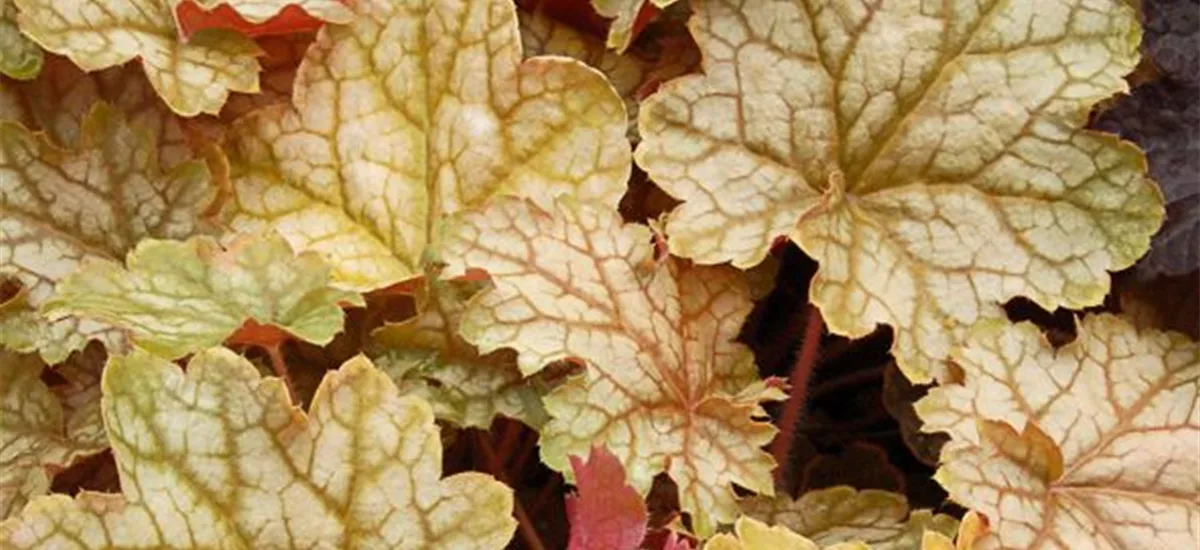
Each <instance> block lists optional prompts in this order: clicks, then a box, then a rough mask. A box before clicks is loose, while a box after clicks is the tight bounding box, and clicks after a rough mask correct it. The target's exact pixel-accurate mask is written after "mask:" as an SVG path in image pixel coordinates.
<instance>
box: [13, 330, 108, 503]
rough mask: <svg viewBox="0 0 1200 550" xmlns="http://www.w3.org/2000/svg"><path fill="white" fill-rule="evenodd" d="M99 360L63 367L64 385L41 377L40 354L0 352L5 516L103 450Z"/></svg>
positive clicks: (45, 490)
mask: <svg viewBox="0 0 1200 550" xmlns="http://www.w3.org/2000/svg"><path fill="white" fill-rule="evenodd" d="M97 365H98V363H94V362H88V360H87V359H76V360H75V361H73V362H71V363H68V364H67V365H64V367H63V368H62V372H61V374H62V375H64V377H65V378H66V379H67V380H68V384H67V386H66V387H65V388H60V389H58V391H57V392H56V391H54V390H52V389H51V388H49V387H47V386H46V384H45V383H44V382H42V380H41V378H40V377H41V374H42V369H43V367H44V365H43V363H42V362H41V361H39V360H37V359H36V358H35V357H32V356H28V355H18V354H15V353H12V352H8V351H0V519H4V518H7V517H9V516H11V515H14V514H16V513H17V512H18V511H20V510H21V508H22V507H23V506H24V505H25V503H26V502H28V501H29V500H30V499H31V498H33V497H35V496H38V495H42V494H44V493H46V492H47V491H49V489H50V481H51V477H52V476H53V474H54V472H55V471H56V470H59V469H63V468H66V467H67V466H69V465H70V464H71V463H72V462H74V461H75V460H77V459H80V458H83V457H85V456H88V455H90V454H94V453H97V452H100V451H102V450H104V448H106V447H107V446H108V442H107V440H106V439H105V437H104V429H103V426H101V425H100V422H99V418H100V413H99V402H100V399H99V397H100V392H99V384H98V382H99V380H98V374H99V371H98V369H97V368H96V367H97Z"/></svg>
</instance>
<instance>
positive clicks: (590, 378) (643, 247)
mask: <svg viewBox="0 0 1200 550" xmlns="http://www.w3.org/2000/svg"><path fill="white" fill-rule="evenodd" d="M446 233H447V237H446V246H445V249H444V250H443V252H444V253H445V257H444V258H443V260H444V261H446V262H447V263H448V267H447V268H446V269H447V270H446V276H448V277H453V276H458V275H462V274H464V273H465V272H466V271H467V270H468V269H473V270H483V271H486V272H487V273H488V274H489V275H490V277H491V280H492V283H493V285H494V286H493V288H491V289H488V290H486V291H484V292H483V293H482V294H480V295H479V296H478V297H476V298H475V299H473V300H472V302H471V304H470V305H469V307H468V310H467V312H466V314H465V315H464V316H463V321H462V327H461V328H460V332H461V334H462V335H463V337H464V338H465V339H466V340H467V341H469V342H471V343H473V344H475V345H477V346H479V348H480V351H482V352H485V353H487V352H491V351H493V350H496V349H500V348H506V347H507V348H513V349H515V350H517V353H518V364H519V365H520V367H521V370H522V372H525V373H527V374H531V373H534V372H537V371H539V370H540V369H542V368H543V367H544V366H546V365H549V364H551V363H554V362H556V361H559V360H562V359H570V360H576V361H580V362H583V363H585V365H586V370H585V373H584V374H582V375H579V376H575V377H573V378H571V379H569V380H568V381H567V382H566V383H565V384H564V385H562V386H559V387H558V388H556V389H555V390H554V391H553V392H552V393H551V394H550V395H548V396H547V397H546V399H545V402H546V409H547V410H548V411H549V413H550V416H551V421H550V423H549V424H547V425H546V427H545V428H543V430H542V439H541V451H542V459H543V461H544V462H545V463H546V464H548V465H549V466H550V467H552V468H555V469H557V470H560V471H562V470H565V469H566V468H567V464H566V463H567V457H568V456H570V455H582V454H584V453H587V452H588V451H589V450H590V449H591V447H592V445H605V446H606V447H607V448H608V449H609V450H610V451H611V452H612V453H613V454H614V455H616V456H617V457H618V458H620V460H621V463H622V464H623V465H624V467H625V469H626V472H627V473H628V475H629V481H630V485H632V486H633V487H634V488H636V489H637V490H638V491H639V492H642V493H643V494H644V493H645V492H646V491H648V490H649V488H650V482H651V480H652V478H653V477H654V476H655V475H656V474H658V473H660V472H664V471H665V472H667V473H668V474H669V475H670V476H671V477H672V478H673V479H674V480H675V483H676V484H677V485H678V486H679V491H680V502H681V505H682V508H683V510H684V511H686V512H688V513H690V514H691V515H692V518H693V522H694V523H693V525H694V526H696V529H697V532H699V533H704V534H711V532H712V530H713V529H714V528H715V525H716V523H731V522H733V520H735V519H736V518H737V515H738V508H737V502H736V499H735V495H734V493H733V487H732V485H731V484H733V483H736V484H738V485H741V486H742V487H745V488H747V489H750V490H752V491H755V492H759V493H766V494H771V493H772V492H773V489H774V486H773V483H772V480H771V470H772V468H773V467H774V462H773V461H772V460H771V458H770V456H769V455H767V454H766V453H764V452H763V451H762V450H761V447H762V446H763V445H764V444H766V443H767V442H768V441H770V440H771V438H772V436H773V435H774V431H775V430H774V428H773V427H772V426H771V425H770V424H769V423H767V422H764V421H763V419H764V412H763V410H762V408H761V407H760V402H762V401H764V400H769V399H778V398H780V397H782V392H781V391H780V390H779V389H778V388H775V387H769V386H768V385H766V384H764V383H763V382H762V381H760V380H759V378H758V373H757V371H756V369H755V366H754V361H753V356H752V355H751V353H750V351H749V349H747V348H746V347H744V346H743V345H742V344H739V343H735V342H733V339H734V338H735V337H736V336H737V333H738V330H739V329H740V327H741V325H742V321H743V320H744V318H745V316H746V314H747V313H748V312H749V310H750V307H751V302H750V297H749V291H748V289H747V286H746V284H745V280H744V278H743V277H741V276H740V275H741V274H740V273H738V272H737V271H736V270H733V269H730V268H727V267H698V266H692V265H690V264H688V263H686V262H680V261H675V260H669V259H667V260H660V259H656V258H655V257H654V247H653V245H652V243H651V232H650V230H649V229H648V228H646V227H644V226H639V225H626V224H622V222H621V219H620V217H619V216H618V215H617V213H616V212H614V211H611V210H606V209H601V208H597V207H593V206H588V205H581V204H577V203H574V202H572V201H567V200H560V201H559V202H557V203H556V204H555V206H554V208H553V209H552V210H550V211H546V210H542V209H541V208H539V207H538V206H537V205H535V204H533V203H531V202H527V201H521V200H517V199H504V200H498V201H496V202H494V203H493V204H492V206H491V207H489V208H487V209H486V210H484V211H481V212H476V213H470V214H465V215H462V216H459V217H458V218H456V219H455V220H454V222H453V223H451V224H449V226H448V228H447V229H446Z"/></svg>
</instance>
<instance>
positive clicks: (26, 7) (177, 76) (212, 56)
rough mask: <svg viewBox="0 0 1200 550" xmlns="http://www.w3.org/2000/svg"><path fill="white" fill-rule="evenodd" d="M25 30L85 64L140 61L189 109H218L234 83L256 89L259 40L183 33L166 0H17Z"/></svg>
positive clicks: (163, 91)
mask: <svg viewBox="0 0 1200 550" xmlns="http://www.w3.org/2000/svg"><path fill="white" fill-rule="evenodd" d="M13 1H14V2H16V5H17V8H18V10H19V13H18V16H17V22H18V24H19V25H20V27H21V31H22V32H24V33H25V34H26V35H28V36H29V37H30V38H32V39H33V40H34V41H36V42H37V43H38V44H40V45H41V46H42V47H43V48H45V49H47V50H49V51H52V52H54V53H57V54H62V55H65V56H67V57H69V58H70V59H71V61H72V62H74V63H75V64H76V65H79V66H80V67H81V68H83V69H84V70H85V71H96V70H100V69H105V68H108V67H113V66H116V65H120V64H122V63H125V62H127V61H130V60H132V59H134V58H138V59H140V60H141V62H142V67H143V68H144V69H145V71H146V76H147V77H148V78H149V79H150V84H151V85H153V86H154V89H155V90H156V91H157V92H158V95H160V96H161V97H162V98H163V101H165V102H166V103H167V105H169V106H170V107H171V109H173V110H175V112H177V113H179V114H181V115H184V116H193V115H196V114H199V113H210V114H216V113H217V112H218V111H220V109H221V105H223V104H224V103H225V99H226V97H228V95H229V92H230V91H235V92H248V93H253V92H257V91H258V62H257V61H255V60H254V57H255V55H257V50H258V49H257V48H256V47H255V46H254V43H253V42H251V41H250V40H249V39H248V38H246V37H244V36H241V35H239V34H237V33H233V32H211V33H205V34H202V35H199V36H196V37H194V38H193V39H191V40H187V41H184V40H181V39H180V37H179V36H178V34H177V32H176V29H175V18H174V14H173V10H172V9H171V3H170V2H166V1H163V0H13Z"/></svg>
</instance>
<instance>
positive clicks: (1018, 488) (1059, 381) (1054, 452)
mask: <svg viewBox="0 0 1200 550" xmlns="http://www.w3.org/2000/svg"><path fill="white" fill-rule="evenodd" d="M954 359H955V361H956V362H957V363H958V364H959V365H961V367H962V369H963V372H964V373H965V380H964V383H963V384H962V385H949V386H943V387H939V388H935V389H933V390H931V391H930V393H929V395H928V396H927V397H926V398H924V399H922V400H921V401H920V402H918V404H917V410H918V412H919V413H920V414H921V416H922V417H923V418H924V420H925V422H926V429H927V430H929V431H933V430H942V431H946V432H948V433H949V434H950V436H951V441H950V442H949V443H947V444H946V446H945V448H943V450H942V458H941V460H942V467H941V469H940V470H939V471H938V473H937V479H938V480H939V481H940V482H941V483H942V485H943V486H945V487H946V489H947V491H949V493H950V496H951V498H953V499H954V500H956V501H958V502H960V503H962V504H963V505H965V506H968V507H970V508H972V509H974V510H977V511H979V512H980V513H982V514H984V515H985V516H987V518H988V519H989V520H990V523H991V531H992V534H991V535H989V536H986V537H984V538H983V540H982V541H981V542H980V544H979V547H980V548H1013V549H1016V548H1020V549H1029V550H1037V549H1041V548H1072V549H1087V548H1103V549H1118V548H1121V549H1139V548H1144V549H1161V548H1190V547H1194V546H1196V545H1197V544H1200V346H1198V345H1197V344H1196V343H1195V342H1191V341H1189V340H1187V339H1186V338H1184V337H1183V336H1182V335H1179V334H1173V333H1162V332H1158V331H1153V330H1143V331H1139V330H1137V329H1135V328H1134V327H1133V326H1131V325H1130V324H1129V323H1128V322H1126V321H1125V320H1123V319H1120V318H1117V317H1113V316H1110V315H1098V316H1091V317H1088V318H1086V319H1084V320H1083V321H1082V322H1081V323H1080V325H1079V329H1078V337H1077V338H1076V340H1075V341H1074V342H1071V343H1069V344H1067V345H1066V346H1064V347H1062V348H1061V349H1058V350H1055V349H1053V348H1052V347H1051V346H1050V344H1049V343H1048V342H1047V341H1046V339H1045V338H1044V337H1043V336H1042V335H1041V333H1040V332H1039V331H1038V329H1037V328H1036V327H1035V326H1034V325H1032V324H1029V323H1022V324H1018V325H1009V324H1007V323H1006V322H1002V321H992V322H985V323H982V324H980V325H978V326H977V327H975V328H974V329H972V331H971V334H970V337H969V339H968V340H967V341H966V343H965V345H964V346H963V347H962V348H961V349H959V350H958V351H956V352H955V354H954Z"/></svg>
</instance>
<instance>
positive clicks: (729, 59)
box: [636, 0, 1162, 382]
mask: <svg viewBox="0 0 1200 550" xmlns="http://www.w3.org/2000/svg"><path fill="white" fill-rule="evenodd" d="M693 8H694V9H695V15H694V17H693V19H692V22H691V29H692V34H693V36H694V37H695V38H696V41H697V43H698V44H699V45H700V49H701V51H702V52H703V53H704V62H703V65H702V69H703V72H704V74H703V75H696V76H686V77H682V78H679V79H676V80H674V81H671V82H669V83H667V84H666V85H664V86H663V87H662V88H661V89H660V90H659V92H658V93H657V94H655V95H654V96H652V97H651V98H649V99H648V100H647V101H646V102H645V103H644V104H643V105H642V111H641V113H640V115H639V117H640V124H639V128H640V133H641V135H642V142H641V145H640V146H639V148H638V150H637V154H636V158H637V161H638V164H639V165H640V166H642V167H643V168H644V169H645V170H646V171H647V172H648V173H649V174H650V177H651V178H652V179H653V180H654V181H655V183H657V184H658V185H659V186H660V187H662V189H663V190H665V191H667V192H668V193H670V194H671V195H673V196H675V197H676V198H679V199H681V200H683V201H684V204H682V205H681V206H680V207H678V208H676V209H675V210H674V211H673V212H672V213H671V215H670V217H669V218H668V219H667V221H666V233H667V234H668V235H669V237H670V240H669V243H670V248H671V251H672V252H674V253H676V254H679V255H682V256H684V257H688V258H692V259H694V260H695V261H697V262H700V263H720V262H726V261H730V262H732V263H733V264H734V265H735V266H738V267H749V266H752V265H755V264H757V263H759V262H760V261H762V259H763V257H764V256H765V255H766V254H767V251H768V250H769V249H770V247H771V246H772V244H773V243H774V242H775V241H776V239H777V238H779V237H781V236H787V237H789V238H790V239H792V240H793V241H795V242H796V243H797V244H798V245H799V246H800V247H801V248H802V249H803V250H804V251H805V252H806V253H807V254H808V255H809V256H811V257H813V258H814V259H816V260H817V261H818V262H819V263H820V264H821V267H820V271H819V272H818V274H817V276H816V279H815V280H814V281H813V283H812V287H811V297H812V300H813V301H814V303H816V304H817V305H818V306H819V307H820V308H821V312H822V314H823V316H824V318H825V321H826V323H827V324H828V326H829V327H830V329H831V330H832V331H834V332H835V333H838V334H842V335H847V336H850V337H861V336H865V335H866V334H868V333H870V332H871V331H873V330H875V328H876V325H878V324H888V325H891V326H892V327H893V329H894V330H895V347H894V352H895V354H896V359H897V363H898V364H899V366H900V367H901V369H902V370H904V372H905V373H906V374H907V375H908V376H909V377H911V378H913V379H914V380H915V381H918V382H923V381H927V380H929V379H930V378H931V377H932V376H934V375H938V374H941V372H940V370H941V368H942V367H941V361H942V360H943V359H944V358H945V357H946V356H947V355H948V354H949V352H950V349H951V347H952V345H953V343H954V342H955V341H956V340H958V339H960V338H961V337H962V335H963V334H964V333H965V331H966V329H967V327H969V326H971V324H972V323H974V322H975V321H976V320H978V319H981V318H992V317H999V316H1001V315H1002V312H1001V311H1000V308H999V305H998V304H1000V303H1003V302H1005V301H1007V300H1009V299H1010V298H1012V297H1014V296H1027V297H1029V298H1031V299H1032V300H1034V301H1035V302H1036V303H1038V304H1039V305H1041V306H1042V307H1044V308H1048V309H1054V308H1055V307H1058V306H1067V307H1083V306H1088V305H1094V304H1096V303H1098V302H1100V301H1101V299H1102V298H1103V296H1104V294H1105V293H1106V291H1107V289H1108V273H1107V272H1108V271H1111V270H1118V269H1122V268H1124V267H1127V266H1129V265H1131V264H1132V263H1133V262H1134V260H1136V259H1137V258H1138V257H1139V256H1141V255H1142V254H1143V253H1144V252H1145V250H1146V248H1147V246H1148V244H1149V239H1150V235H1151V234H1153V233H1154V232H1155V231H1156V230H1157V228H1158V226H1159V225H1160V223H1161V220H1162V206H1161V199H1160V196H1159V194H1158V192H1157V190H1156V189H1155V187H1154V185H1153V183H1152V182H1151V181H1150V180H1149V178H1147V177H1146V175H1145V161H1144V159H1143V157H1142V154H1141V153H1140V152H1139V151H1138V150H1137V149H1136V148H1135V147H1133V146H1132V145H1130V144H1125V143H1121V142H1120V141H1118V140H1117V139H1116V138H1114V137H1112V136H1108V135H1103V134H1099V133H1094V132H1091V131H1087V130H1083V129H1082V128H1081V127H1082V125H1083V123H1084V122H1085V116H1086V114H1087V110H1088V108H1089V107H1090V106H1091V105H1092V104H1093V103H1094V102H1096V101H1097V100H1099V99H1102V98H1105V97H1108V96H1109V95H1111V94H1113V93H1114V92H1117V91H1122V90H1124V89H1125V87H1126V84H1125V82H1124V80H1122V76H1123V75H1125V74H1126V73H1128V72H1129V71H1130V70H1131V69H1132V68H1133V67H1134V65H1135V64H1136V62H1137V57H1138V56H1137V45H1138V38H1139V32H1138V27H1137V21H1136V18H1135V14H1134V11H1133V9H1132V8H1131V7H1130V6H1128V5H1127V4H1126V3H1125V2H1123V1H1121V0H1052V1H1049V2H1035V3H1029V2H1002V1H992V0H982V1H978V2H975V1H970V2H953V3H949V4H947V5H945V6H943V8H941V9H938V8H933V7H932V6H929V5H927V4H925V3H922V2H919V1H917V0H898V1H894V2H883V3H875V4H869V5H867V4H862V3H858V2H817V1H796V2H790V1H778V0H748V1H744V2H741V1H739V2H733V1H730V0H703V1H697V2H694V3H693Z"/></svg>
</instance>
